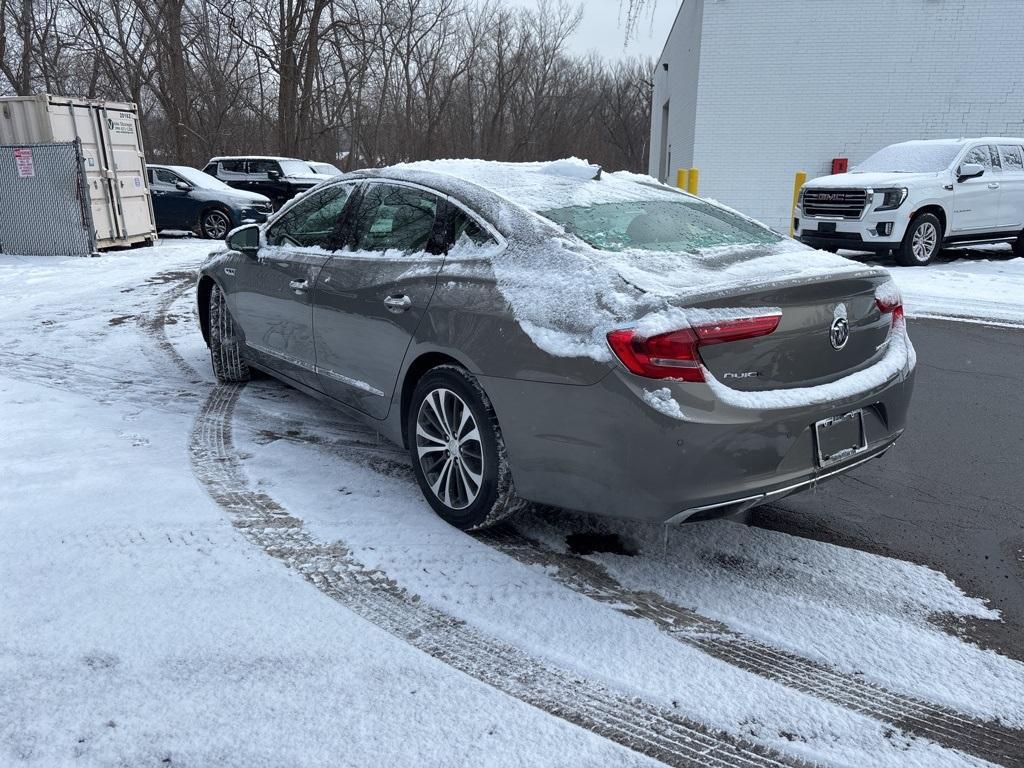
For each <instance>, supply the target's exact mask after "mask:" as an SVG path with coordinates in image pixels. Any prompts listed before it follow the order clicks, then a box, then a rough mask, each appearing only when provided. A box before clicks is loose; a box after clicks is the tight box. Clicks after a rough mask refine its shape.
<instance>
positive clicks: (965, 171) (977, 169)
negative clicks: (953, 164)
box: [956, 163, 985, 184]
mask: <svg viewBox="0 0 1024 768" xmlns="http://www.w3.org/2000/svg"><path fill="white" fill-rule="evenodd" d="M984 173H985V166H983V165H979V164H978V163H964V164H963V165H961V166H960V167H959V168H958V169H957V172H956V180H957V181H958V182H960V183H961V184H962V183H963V182H965V181H967V179H976V178H978V177H979V176H981V175H983V174H984Z"/></svg>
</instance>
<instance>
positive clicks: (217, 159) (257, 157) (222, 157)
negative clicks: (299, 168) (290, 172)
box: [208, 155, 302, 163]
mask: <svg viewBox="0 0 1024 768" xmlns="http://www.w3.org/2000/svg"><path fill="white" fill-rule="evenodd" d="M221 160H298V161H299V162H300V163H301V162H302V160H299V158H297V157H281V156H280V155H219V156H217V157H211V158H210V159H209V161H208V162H211V163H219V162H220V161H221Z"/></svg>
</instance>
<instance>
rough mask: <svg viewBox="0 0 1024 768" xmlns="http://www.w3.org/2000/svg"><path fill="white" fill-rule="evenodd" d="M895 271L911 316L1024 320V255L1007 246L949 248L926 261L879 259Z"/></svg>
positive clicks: (1005, 321) (1022, 322) (1011, 322)
mask: <svg viewBox="0 0 1024 768" xmlns="http://www.w3.org/2000/svg"><path fill="white" fill-rule="evenodd" d="M878 263H879V264H881V265H882V266H884V267H886V268H887V269H888V270H889V272H890V273H891V274H892V276H893V279H894V280H895V281H896V284H897V285H899V287H900V291H901V292H902V293H903V302H904V305H905V307H906V310H907V314H908V315H909V316H910V317H932V318H942V319H948V320H969V321H975V322H983V323H997V324H1005V325H1013V326H1024V258H1016V259H1015V258H1012V257H1011V254H1010V247H1009V246H987V247H977V248H972V249H971V250H970V251H969V252H968V251H947V252H945V253H944V254H943V257H942V258H941V259H940V260H937V261H935V262H934V263H932V264H930V265H929V266H927V267H900V266H897V265H896V264H895V262H891V261H884V262H878Z"/></svg>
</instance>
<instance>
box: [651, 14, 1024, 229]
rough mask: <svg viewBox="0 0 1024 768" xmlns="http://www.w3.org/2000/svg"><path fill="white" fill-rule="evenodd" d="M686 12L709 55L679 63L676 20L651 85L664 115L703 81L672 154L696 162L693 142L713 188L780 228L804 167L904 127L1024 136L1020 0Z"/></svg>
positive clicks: (685, 38)
mask: <svg viewBox="0 0 1024 768" xmlns="http://www.w3.org/2000/svg"><path fill="white" fill-rule="evenodd" d="M691 4H692V5H701V4H702V5H703V13H702V14H701V13H699V12H698V11H699V9H695V8H690V9H689V10H688V9H687V6H688V5H691ZM683 12H684V13H686V12H689V13H690V14H694V15H696V16H698V17H702V19H703V22H702V33H701V40H700V45H699V67H694V66H691V67H685V66H682V67H675V66H673V62H674V61H677V60H679V59H680V58H681V59H683V60H684V61H685V60H686V57H687V55H688V51H689V50H690V49H691V48H692V41H691V39H690V38H691V37H692V35H693V30H692V29H684V28H683V26H681V24H680V23H679V22H678V21H677V23H676V26H675V28H674V31H673V34H672V35H671V36H670V39H669V42H668V44H667V46H666V50H665V53H664V54H663V57H664V58H663V60H667V61H668V62H669V71H668V73H665V72H664V70H663V69H661V66H660V62H659V69H661V72H660V73H656V79H655V92H654V99H655V101H654V106H655V110H654V111H655V114H658V112H659V110H660V104H661V103H663V102H664V100H665V98H666V96H667V98H669V99H670V100H671V103H672V105H673V107H674V106H675V103H676V101H677V94H678V95H679V98H678V101H679V103H680V104H686V103H688V102H687V99H686V97H685V94H687V93H689V92H691V91H692V90H693V87H694V83H695V82H696V83H698V87H697V98H696V102H695V109H694V115H693V119H694V130H693V131H692V133H689V132H687V131H686V130H681V131H680V132H679V134H678V138H677V137H676V136H672V138H671V139H670V141H671V142H672V144H673V161H672V162H673V164H674V165H689V164H690V163H688V162H685V163H684V162H679V163H676V160H675V157H676V156H677V155H676V153H678V157H680V158H686V159H689V154H688V153H687V152H686V151H683V150H682V148H681V147H680V146H679V144H680V143H684V142H685V143H691V144H692V164H693V165H695V166H697V167H698V168H700V170H701V194H702V195H703V196H706V197H713V198H716V199H718V200H721V201H722V202H724V203H727V204H728V205H731V206H733V207H736V208H738V209H740V210H742V211H744V212H746V213H749V214H751V215H753V216H755V217H757V218H760V219H761V220H763V221H765V223H767V224H769V225H771V226H774V227H777V228H779V229H785V228H787V226H788V218H789V203H790V199H791V196H792V184H793V174H794V173H795V172H796V171H798V170H803V171H806V172H807V173H808V174H809V176H810V177H811V178H814V177H815V176H821V175H824V174H827V173H829V172H830V169H831V159H832V158H833V157H848V158H849V159H850V162H851V165H853V164H856V163H857V162H858V161H860V160H863V159H864V158H865V157H867V156H868V155H869V154H871V153H872V152H874V151H875V150H876V149H879V148H881V147H883V146H885V145H887V144H892V143H893V142H897V141H904V140H907V139H918V138H919V139H928V138H944V137H953V138H955V137H958V136H984V135H996V136H999V135H1006V136H1021V135H1024V2H1021V0H687V2H685V3H684V5H683ZM657 74H661V75H668V77H666V78H664V79H663V80H661V81H659V80H658V79H657ZM677 78H678V79H677ZM689 103H691V104H692V103H693V102H692V101H690V102H689ZM675 119H678V120H680V121H681V122H682V123H683V124H684V125H685V122H686V116H685V115H679V116H678V117H676V116H673V121H674V120H675ZM672 127H673V124H672V123H670V133H671V131H672ZM656 135H657V134H655V133H653V132H652V139H653V138H654V137H655V136H656ZM691 136H692V139H691V138H690V137H691ZM651 146H652V149H653V150H655V152H652V155H655V154H657V152H656V150H657V149H658V144H656V143H654V142H653V141H652V145H651ZM659 161H660V158H659V157H653V158H652V168H657V163H658V162H659Z"/></svg>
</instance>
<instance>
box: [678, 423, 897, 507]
mask: <svg viewBox="0 0 1024 768" xmlns="http://www.w3.org/2000/svg"><path fill="white" fill-rule="evenodd" d="M902 435H903V430H902V429H901V430H900V431H899V432H897V433H896V434H895V435H894V436H892V437H890V438H887V439H885V440H882V441H881V442H879V443H876V444H875V445H871V446H868V449H867V450H866V451H865V452H864V453H862V454H860V455H859V456H858V457H856V458H854V459H851V460H850V461H848V462H846V463H843V464H839V465H836V466H833V467H828V468H827V469H822V470H820V471H818V472H811V473H810V474H809V475H808V476H807V477H805V478H804V479H803V480H800V481H798V482H795V483H790V484H788V485H783V486H780V487H778V488H767V489H765V490H764V491H761V492H759V493H756V494H753V495H750V496H742V497H740V498H735V499H725V500H724V501H718V502H715V503H714V504H705V505H704V506H700V507H690V508H689V509H684V510H683V511H682V512H680V513H679V514H678V515H676V516H675V517H673V518H670V519H669V520H667V521H666V522H667V523H669V524H672V523H683V522H686V521H693V520H709V519H712V518H715V517H725V516H727V515H735V514H739V513H741V512H744V511H746V510H748V509H752V508H753V507H756V506H758V505H759V504H765V503H767V502H769V501H776V500H778V499H782V498H785V497H786V496H790V495H792V494H794V493H799V492H800V491H803V490H806V489H807V488H810V487H812V486H815V485H817V484H818V483H822V482H825V481H827V480H831V479H832V478H834V477H838V476H839V475H842V474H845V473H846V472H849V471H850V470H851V469H856V468H857V467H859V466H860V465H861V464H866V463H868V462H869V461H871V460H872V459H880V458H881V457H882V456H884V455H885V454H886V453H887V452H888V451H889V449H890V448H892V447H893V446H894V445H895V444H896V442H897V441H898V440H899V439H900V437H901V436H902Z"/></svg>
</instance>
